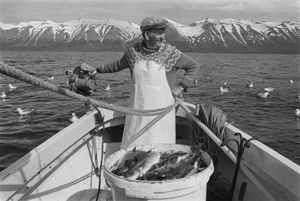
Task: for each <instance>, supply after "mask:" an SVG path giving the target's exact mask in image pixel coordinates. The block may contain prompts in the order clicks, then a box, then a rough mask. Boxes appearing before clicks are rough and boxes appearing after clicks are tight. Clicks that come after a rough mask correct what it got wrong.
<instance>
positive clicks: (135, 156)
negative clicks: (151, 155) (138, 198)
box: [110, 147, 147, 176]
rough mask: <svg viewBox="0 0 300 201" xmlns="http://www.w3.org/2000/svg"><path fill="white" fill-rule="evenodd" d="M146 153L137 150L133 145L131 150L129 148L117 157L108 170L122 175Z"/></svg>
mask: <svg viewBox="0 0 300 201" xmlns="http://www.w3.org/2000/svg"><path fill="white" fill-rule="evenodd" d="M146 154H147V151H144V150H137V149H136V147H134V148H133V149H132V150H129V151H128V152H126V153H125V154H124V155H123V156H122V157H121V158H119V160H117V162H116V163H115V165H114V166H112V168H111V170H110V171H111V172H112V173H114V174H116V175H118V176H124V174H125V173H126V172H127V171H129V169H130V168H132V167H133V166H134V165H135V164H136V162H137V161H138V160H139V159H141V158H142V157H144V155H146Z"/></svg>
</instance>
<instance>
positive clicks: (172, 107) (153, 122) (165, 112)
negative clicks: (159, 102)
mask: <svg viewBox="0 0 300 201" xmlns="http://www.w3.org/2000/svg"><path fill="white" fill-rule="evenodd" d="M182 101H183V99H180V98H178V99H177V100H176V102H175V103H174V104H173V105H171V107H170V108H168V109H166V110H165V111H164V112H163V113H161V114H160V115H158V116H156V117H155V118H154V119H153V120H151V121H150V122H149V123H148V124H147V125H145V126H144V127H143V128H142V129H141V130H140V131H139V132H137V133H136V134H135V135H134V136H133V137H132V138H131V139H130V140H129V141H128V142H127V144H131V143H132V142H133V141H134V140H136V139H137V138H139V137H140V136H141V135H143V134H144V133H145V132H146V131H147V130H148V129H149V128H150V127H151V126H153V125H154V124H155V123H156V122H158V121H159V120H160V119H162V118H163V117H164V116H165V115H166V114H168V113H169V112H171V111H172V110H173V109H174V108H175V107H176V106H177V105H179V104H180V103H181V102H182Z"/></svg>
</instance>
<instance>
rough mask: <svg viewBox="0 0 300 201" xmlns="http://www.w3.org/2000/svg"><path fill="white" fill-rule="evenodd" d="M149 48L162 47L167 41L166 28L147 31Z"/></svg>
mask: <svg viewBox="0 0 300 201" xmlns="http://www.w3.org/2000/svg"><path fill="white" fill-rule="evenodd" d="M147 36H148V42H149V46H151V47H152V48H159V47H161V46H162V45H163V44H164V43H165V42H166V41H165V28H160V29H151V30H148V31H147Z"/></svg>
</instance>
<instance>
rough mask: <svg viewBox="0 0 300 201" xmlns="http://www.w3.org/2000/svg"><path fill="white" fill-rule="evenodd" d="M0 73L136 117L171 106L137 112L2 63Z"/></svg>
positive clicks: (153, 114) (161, 111) (158, 112)
mask: <svg viewBox="0 0 300 201" xmlns="http://www.w3.org/2000/svg"><path fill="white" fill-rule="evenodd" d="M0 73H2V74H4V75H7V76H9V77H13V78H15V79H18V80H21V81H24V82H27V83H29V84H32V85H36V86H39V87H42V88H44V89H46V90H49V91H52V92H55V93H58V94H61V95H64V96H68V97H70V98H73V99H77V100H79V101H81V102H84V103H87V104H90V105H94V106H98V107H100V108H104V109H109V110H113V111H116V112H122V113H126V114H131V115H136V116H155V115H159V114H161V113H163V112H164V111H166V110H168V109H169V108H172V105H170V106H167V107H165V108H159V109H153V110H137V109H132V108H127V107H122V106H117V105H112V104H108V103H105V102H102V101H97V100H95V99H91V98H88V97H85V96H82V95H80V94H76V93H74V92H72V91H70V90H67V89H64V88H62V87H58V86H56V85H54V84H50V83H48V82H45V81H44V80H42V79H39V78H36V77H34V76H32V75H29V74H27V73H25V72H22V71H20V70H18V69H15V68H13V67H11V66H9V65H7V64H4V63H3V62H0Z"/></svg>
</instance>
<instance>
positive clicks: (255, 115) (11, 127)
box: [0, 51, 300, 171]
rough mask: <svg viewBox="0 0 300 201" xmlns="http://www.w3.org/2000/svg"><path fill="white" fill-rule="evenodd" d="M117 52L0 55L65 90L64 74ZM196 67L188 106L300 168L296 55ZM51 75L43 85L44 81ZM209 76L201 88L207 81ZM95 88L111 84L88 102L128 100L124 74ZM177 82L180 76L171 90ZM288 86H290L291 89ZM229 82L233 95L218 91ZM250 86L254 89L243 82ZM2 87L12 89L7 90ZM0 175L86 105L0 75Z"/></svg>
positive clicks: (218, 58)
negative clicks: (210, 108)
mask: <svg viewBox="0 0 300 201" xmlns="http://www.w3.org/2000/svg"><path fill="white" fill-rule="evenodd" d="M122 54H123V53H120V52H47V51H45V52H25V51H3V52H0V60H1V62H4V63H6V64H8V65H10V66H12V67H15V68H17V69H19V70H22V71H24V72H26V73H28V74H31V75H33V76H35V77H38V78H41V79H43V80H45V81H47V82H50V83H52V84H55V85H57V86H61V87H65V86H66V80H67V77H66V75H65V71H66V70H73V69H74V68H75V67H76V66H78V65H79V64H81V63H84V62H85V63H89V64H91V65H93V66H95V67H97V66H99V65H100V64H103V63H106V62H109V61H112V60H114V59H117V58H119V57H121V56H122ZM187 54H188V55H190V56H191V57H193V58H194V59H195V60H196V61H198V62H199V64H200V65H201V68H200V71H199V74H198V84H197V85H195V86H193V87H191V88H190V89H189V91H188V93H185V94H184V98H185V100H186V101H187V102H191V103H195V104H200V103H205V104H213V105H216V106H219V107H220V108H221V109H222V110H223V111H224V112H225V113H226V114H227V120H228V121H229V122H233V124H234V126H236V127H238V128H240V129H241V130H243V131H244V132H246V133H248V134H249V135H251V136H253V137H256V138H258V139H259V140H260V141H262V142H263V143H265V144H266V145H268V146H270V147H271V148H272V149H274V150H276V151H278V152H279V153H280V154H282V155H284V156H285V157H287V158H289V159H291V160H292V161H294V162H295V163H297V164H300V149H299V145H300V118H297V117H296V116H295V114H294V112H295V109H296V108H299V109H300V102H297V101H296V99H295V98H296V96H297V95H298V94H300V67H299V66H298V64H300V57H299V55H290V54H289V55H278V54H276V55H275V54H268V55H266V54H213V53H187ZM51 76H53V77H54V80H53V81H49V80H48V79H47V78H48V77H51ZM208 76H209V77H211V78H213V81H212V82H207V81H206V77H208ZM96 77H97V87H98V88H99V89H100V88H101V87H104V86H106V85H108V84H109V85H111V90H110V91H103V90H99V91H98V92H97V93H95V94H93V95H92V96H91V98H94V99H97V100H100V101H104V102H107V103H117V102H122V101H126V100H128V98H129V93H130V84H131V79H130V73H129V70H124V71H121V72H118V73H113V74H100V75H97V76H96ZM181 77H182V72H179V73H178V76H177V78H176V80H175V84H176V83H178V82H179V80H180V79H181ZM290 80H293V83H292V84H290ZM224 82H227V83H228V84H229V85H230V86H231V89H230V91H229V92H228V93H221V92H220V86H221V85H222V84H223V83H224ZM250 82H253V83H254V87H253V89H250V88H246V87H245V84H246V83H250ZM8 84H12V85H14V86H17V88H16V89H9V87H8ZM266 87H273V88H275V90H274V91H273V92H271V93H270V95H269V97H268V98H266V99H262V98H258V97H257V94H258V93H259V92H262V91H263V90H264V88H266ZM2 92H5V93H6V94H7V98H5V99H2V98H0V171H1V170H3V169H4V168H5V167H7V166H8V165H10V164H11V163H13V162H14V161H16V160H17V159H19V158H21V157H22V156H23V155H25V154H26V153H28V152H29V151H31V150H32V149H34V148H35V147H36V146H38V145H39V144H41V143H42V142H44V141H45V140H47V139H48V138H50V137H51V136H53V135H54V134H56V133H57V132H58V131H60V130H61V129H63V128H64V127H66V126H68V125H69V124H71V122H70V121H69V118H70V117H71V114H72V113H73V112H75V113H76V114H77V115H79V116H82V115H84V114H85V113H86V112H87V111H88V109H89V108H88V107H87V106H85V105H84V103H81V102H79V101H77V100H73V99H71V98H69V97H65V96H62V95H59V94H56V93H54V92H50V91H47V90H45V89H43V88H40V87H38V86H33V85H30V84H28V83H25V82H22V81H19V80H17V79H14V78H11V77H8V76H5V75H3V74H0V93H2ZM18 107H19V108H22V109H24V108H34V112H33V113H32V114H30V115H28V116H20V115H19V114H18V112H17V111H16V108H18Z"/></svg>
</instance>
